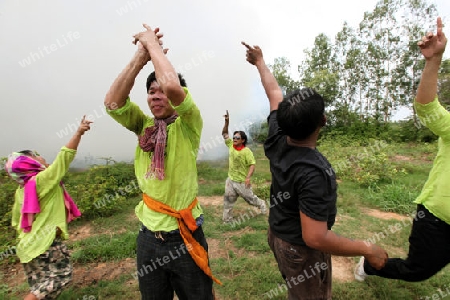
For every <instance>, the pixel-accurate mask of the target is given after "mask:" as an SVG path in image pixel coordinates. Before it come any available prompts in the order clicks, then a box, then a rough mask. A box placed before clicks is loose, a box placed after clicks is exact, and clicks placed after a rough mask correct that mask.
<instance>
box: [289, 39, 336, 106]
mask: <svg viewBox="0 0 450 300" xmlns="http://www.w3.org/2000/svg"><path fill="white" fill-rule="evenodd" d="M304 53H305V56H306V59H305V60H304V61H303V64H302V65H300V66H299V67H298V70H299V73H300V74H301V84H302V85H303V86H305V87H310V88H313V89H315V90H316V91H317V92H318V93H319V94H321V95H322V96H323V97H324V98H325V101H326V105H327V106H332V105H333V103H334V101H335V100H336V98H337V96H338V95H339V86H338V82H339V77H338V74H337V73H335V72H334V70H337V66H336V64H335V59H334V55H333V48H332V43H331V41H330V39H329V38H328V37H327V36H326V35H325V34H323V33H321V34H319V35H318V36H317V37H316V38H315V40H314V47H313V48H312V49H311V50H305V51H304Z"/></svg>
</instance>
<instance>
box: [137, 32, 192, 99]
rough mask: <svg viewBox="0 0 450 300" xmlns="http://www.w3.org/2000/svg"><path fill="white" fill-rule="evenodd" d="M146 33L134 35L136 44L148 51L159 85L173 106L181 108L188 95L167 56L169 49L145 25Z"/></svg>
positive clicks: (155, 33)
mask: <svg viewBox="0 0 450 300" xmlns="http://www.w3.org/2000/svg"><path fill="white" fill-rule="evenodd" d="M144 27H145V29H146V30H145V31H143V32H140V33H138V34H135V35H134V43H137V42H140V43H142V45H143V46H144V47H145V49H147V51H148V53H149V55H150V57H151V61H152V63H153V67H154V68H155V75H156V80H157V81H158V84H159V85H160V87H161V89H162V91H163V92H164V94H165V95H166V96H167V98H169V99H170V101H171V103H172V105H173V106H179V105H180V104H181V103H182V102H183V101H184V99H185V98H186V93H185V91H184V89H183V87H182V86H181V84H180V80H179V78H178V74H177V72H176V71H175V68H174V67H173V66H172V64H171V63H170V61H169V59H168V58H167V56H166V55H165V54H166V52H167V49H163V48H162V47H161V43H160V40H159V37H158V34H157V32H158V31H159V29H157V30H158V31H157V30H155V31H153V30H152V29H151V28H150V26H148V25H147V24H144Z"/></svg>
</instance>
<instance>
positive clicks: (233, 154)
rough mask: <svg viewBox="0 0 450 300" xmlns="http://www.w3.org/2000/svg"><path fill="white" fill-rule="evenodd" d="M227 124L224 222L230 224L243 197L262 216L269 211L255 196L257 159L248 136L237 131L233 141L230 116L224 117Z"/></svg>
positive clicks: (225, 135) (223, 134)
mask: <svg viewBox="0 0 450 300" xmlns="http://www.w3.org/2000/svg"><path fill="white" fill-rule="evenodd" d="M224 117H225V124H224V126H223V129H222V136H223V138H224V140H225V145H226V146H227V147H228V149H229V150H228V152H229V159H228V160H229V166H228V178H227V180H226V182H225V195H224V197H223V217H222V218H223V221H224V222H226V223H230V222H231V221H232V220H233V206H234V204H235V203H236V200H237V198H238V197H239V196H241V197H242V198H243V199H244V200H245V201H247V203H248V204H250V205H253V206H256V207H258V208H259V209H260V210H261V213H262V214H265V213H266V211H267V208H266V203H265V202H264V200H261V199H259V198H258V197H257V196H256V195H255V194H253V191H252V188H251V183H250V178H251V177H252V175H253V172H254V171H255V164H256V161H255V157H254V156H253V152H252V150H250V148H248V147H246V145H247V135H246V134H245V132H243V131H235V132H234V133H233V139H230V137H229V135H228V125H229V121H230V120H229V119H230V118H229V117H230V116H229V114H228V110H227V114H226V115H224Z"/></svg>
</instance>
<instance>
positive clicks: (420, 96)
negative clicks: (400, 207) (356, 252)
mask: <svg viewBox="0 0 450 300" xmlns="http://www.w3.org/2000/svg"><path fill="white" fill-rule="evenodd" d="M436 24H437V30H436V34H433V33H432V32H429V33H427V34H426V35H425V36H424V37H423V38H422V40H421V41H419V42H418V46H419V47H420V50H421V52H422V55H423V57H424V59H425V66H424V69H423V72H422V76H421V79H420V84H419V87H418V89H417V95H416V99H415V102H414V106H415V109H416V112H417V115H418V116H419V119H420V120H421V122H422V124H424V125H425V126H427V127H428V128H429V129H430V130H431V131H433V132H434V133H435V134H436V135H438V136H439V140H438V153H437V156H436V158H435V160H434V162H433V167H432V168H431V171H430V174H429V176H428V180H427V181H426V183H425V185H424V186H423V188H422V192H421V193H420V195H419V196H418V197H417V199H416V200H415V201H414V203H416V204H417V212H416V216H415V218H414V220H413V225H412V229H411V234H410V237H409V252H408V255H407V257H406V258H405V259H401V258H390V259H389V260H388V262H387V263H386V265H385V266H384V267H383V268H382V269H380V270H375V269H374V268H372V267H371V266H370V265H369V264H368V263H367V262H366V261H365V260H364V259H361V260H360V262H359V264H358V265H357V267H356V269H355V278H356V279H357V280H359V281H363V280H365V278H366V277H367V275H376V276H380V277H384V278H390V279H400V280H405V281H413V282H415V281H422V280H426V279H428V278H430V277H432V276H433V275H435V274H436V273H437V272H439V271H440V270H441V269H442V268H444V267H445V266H446V265H447V264H448V263H449V262H450V239H449V237H450V201H449V200H450V189H449V186H450V176H449V174H450V113H449V112H448V111H447V110H445V108H444V107H442V105H441V104H440V103H439V101H438V99H437V86H438V72H439V67H440V65H441V61H442V57H443V54H444V51H445V46H446V44H447V38H446V37H445V34H444V32H443V31H442V29H443V24H442V20H441V18H438V19H437V23H436Z"/></svg>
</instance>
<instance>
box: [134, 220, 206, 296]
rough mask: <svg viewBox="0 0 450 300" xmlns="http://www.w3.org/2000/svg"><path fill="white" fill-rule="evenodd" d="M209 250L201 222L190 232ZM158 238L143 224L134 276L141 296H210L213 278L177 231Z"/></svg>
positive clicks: (138, 241)
mask: <svg viewBox="0 0 450 300" xmlns="http://www.w3.org/2000/svg"><path fill="white" fill-rule="evenodd" d="M192 235H193V236H194V238H195V239H196V240H197V241H198V242H199V243H200V245H202V246H203V248H205V250H206V251H208V244H207V243H206V238H205V235H204V234H203V230H202V227H201V226H200V227H199V228H198V229H197V230H196V231H195V232H193V234H192ZM162 237H163V239H161V238H157V237H156V236H155V233H154V232H151V231H149V230H148V229H146V228H145V227H144V228H142V229H141V230H140V231H139V235H138V238H137V270H138V271H137V274H136V275H137V277H138V280H139V290H140V292H141V299H142V300H172V299H173V297H174V292H175V293H176V294H177V296H178V298H179V299H180V300H194V299H195V300H213V291H212V279H211V278H210V277H208V276H207V275H206V274H205V273H204V272H203V271H202V270H201V269H200V268H199V267H198V266H197V264H196V263H195V262H194V260H193V259H192V257H191V255H190V254H189V252H188V249H191V248H189V247H186V245H185V244H184V242H183V239H182V237H181V235H180V233H179V232H176V233H171V234H164V235H163V236H162Z"/></svg>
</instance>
